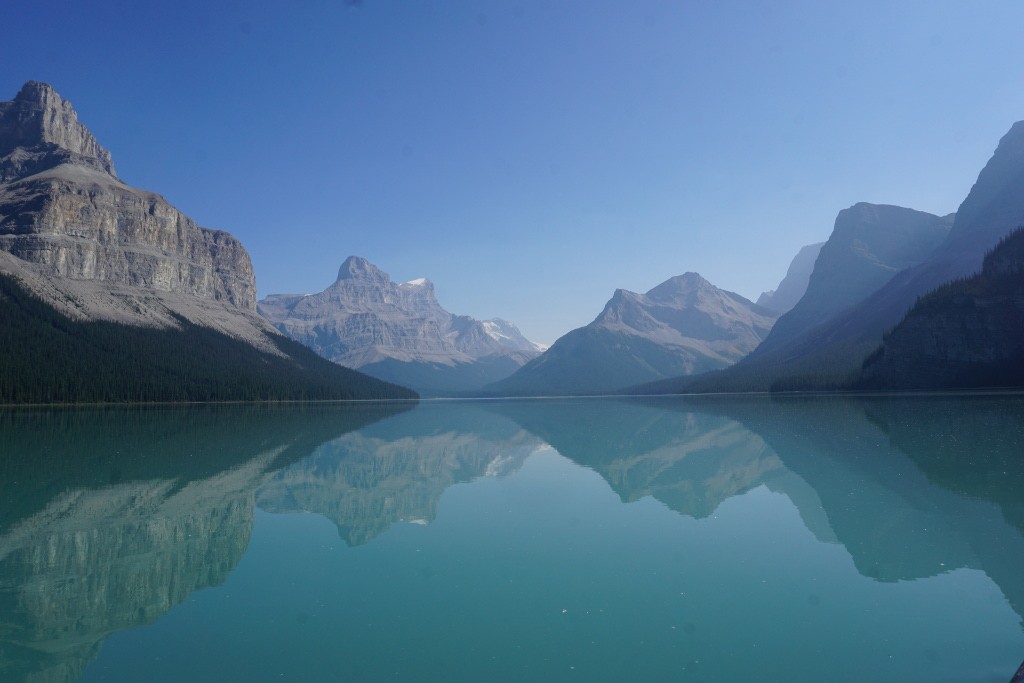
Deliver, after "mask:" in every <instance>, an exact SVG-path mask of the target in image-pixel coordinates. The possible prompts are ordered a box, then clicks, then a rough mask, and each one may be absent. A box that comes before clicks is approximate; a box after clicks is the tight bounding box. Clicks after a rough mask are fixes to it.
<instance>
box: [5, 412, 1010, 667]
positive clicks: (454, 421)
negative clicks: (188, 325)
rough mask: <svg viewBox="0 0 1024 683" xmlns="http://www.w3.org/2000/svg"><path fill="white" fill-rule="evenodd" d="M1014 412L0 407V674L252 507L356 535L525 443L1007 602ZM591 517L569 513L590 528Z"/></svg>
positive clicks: (236, 548)
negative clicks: (732, 504)
mask: <svg viewBox="0 0 1024 683" xmlns="http://www.w3.org/2000/svg"><path fill="white" fill-rule="evenodd" d="M1022 413H1024V399H1020V398H1007V397H1002V398H991V399H988V398H979V397H975V398H972V399H971V400H969V401H964V400H962V399H956V398H913V399H908V398H903V399H900V398H876V399H869V398H858V399H851V398H828V399H824V398H816V399H813V400H811V399H808V400H801V399H787V400H769V399H764V398H756V399H738V398H729V399H726V398H721V399H714V398H708V397H704V398H700V399H668V400H666V399H660V400H651V401H646V402H645V401H642V400H623V401H617V400H580V401H567V402H552V401H537V402H531V401H510V402H485V403H425V404H421V405H419V406H417V407H415V408H413V409H411V410H404V411H403V410H402V409H398V408H394V407H391V408H387V407H382V406H377V407H368V408H359V409H354V408H348V409H343V408H338V407H319V408H275V409H268V408H262V409H261V408H216V409H215V408H195V409H187V410H179V409H175V410H171V409H161V410H155V409H154V410H135V411H124V410H117V411H115V410H102V411H101V410H81V411H76V410H67V411H57V412H27V411H18V412H13V413H0V452H2V453H3V454H4V457H3V458H0V679H2V680H11V681H72V680H75V679H77V678H78V677H79V676H80V675H81V674H82V672H83V670H84V668H85V665H86V664H87V663H88V661H89V660H90V659H92V658H93V657H95V656H96V654H97V652H98V650H99V647H100V645H101V644H102V642H103V641H104V639H105V638H107V636H108V635H109V634H111V633H113V632H114V631H118V630H123V629H128V628H132V627H135V626H139V625H143V624H149V623H151V622H153V621H154V620H156V619H157V618H159V617H160V616H161V615H163V614H165V613H167V612H168V611H169V610H171V609H172V608H173V607H174V606H175V605H178V604H180V603H181V602H182V601H184V600H185V598H186V597H187V596H189V594H190V593H192V592H194V591H196V590H199V589H201V588H204V587H209V586H217V585H219V584H222V583H223V582H224V581H225V580H226V579H227V578H228V576H229V575H230V574H231V573H232V572H233V571H234V569H235V568H236V566H237V565H238V564H239V562H240V560H241V558H242V556H243V555H244V554H245V552H246V550H247V547H248V546H249V544H250V537H251V534H252V533H253V524H254V522H253V519H254V509H255V508H256V507H257V506H258V507H259V508H262V509H263V510H266V511H268V512H271V513H283V512H292V511H307V512H314V513H317V514H319V515H322V516H323V517H325V518H327V519H329V520H330V521H331V522H333V523H334V524H335V525H336V527H337V529H338V532H339V534H340V536H341V538H342V539H343V540H344V541H345V543H346V544H347V545H348V546H352V547H354V546H359V545H361V544H366V543H369V542H370V541H372V540H373V539H374V538H376V537H378V536H380V535H381V534H382V533H384V532H385V531H386V530H387V529H388V528H389V527H391V526H392V525H394V524H395V523H396V522H399V521H406V522H414V523H429V522H431V521H433V520H434V519H435V518H436V517H437V515H438V510H439V505H440V501H442V495H443V494H444V492H445V491H446V490H447V489H449V488H450V487H451V486H453V485H454V484H457V483H460V482H469V481H472V480H474V479H476V478H478V477H481V476H505V475H510V474H514V473H516V472H517V471H519V470H520V468H521V467H522V466H523V464H524V462H525V461H527V459H528V458H529V457H530V455H531V454H533V453H535V452H537V451H538V449H541V448H542V447H545V445H549V446H550V447H552V448H554V449H555V450H557V452H558V453H560V454H561V455H562V456H565V457H566V458H569V459H571V460H572V461H574V462H575V463H577V464H579V465H581V466H583V467H585V468H589V469H591V470H593V471H594V472H597V473H598V474H600V476H601V477H603V479H604V480H605V481H607V483H608V485H609V486H610V487H611V488H612V489H613V490H614V491H615V492H616V494H617V495H618V497H619V499H620V500H621V501H622V502H625V503H631V502H633V501H637V500H639V499H642V498H645V497H653V498H655V499H657V500H659V501H661V502H662V503H663V504H664V505H666V506H667V507H669V508H671V509H672V510H674V511H676V512H678V513H680V514H682V515H686V516H688V517H692V518H695V519H704V518H707V517H709V516H711V515H714V514H715V513H716V511H717V510H719V508H720V507H722V505H723V503H725V502H726V501H727V500H728V499H730V498H732V497H735V496H740V495H742V494H745V493H748V492H750V491H752V490H754V489H758V488H760V487H765V488H767V489H769V490H771V491H774V492H778V493H782V494H785V495H786V496H787V497H788V498H789V499H790V500H791V501H792V502H793V504H794V506H795V507H796V509H797V510H798V511H799V514H800V520H802V522H803V524H804V525H805V526H806V527H807V529H809V530H810V531H811V532H812V533H813V535H814V537H815V538H816V539H817V540H818V541H820V542H822V543H828V544H841V545H842V546H843V547H844V548H845V549H846V551H847V552H848V553H849V556H850V558H852V562H853V565H854V566H855V567H856V570H857V572H859V573H860V574H861V575H862V576H865V577H869V578H870V579H872V580H873V581H875V582H895V581H910V580H914V579H921V578H925V577H931V576H935V575H938V574H943V573H948V572H952V571H953V570H956V569H960V568H969V569H978V570H981V571H984V572H985V573H986V574H987V575H988V576H989V577H990V578H991V579H992V580H993V581H994V582H995V583H996V584H997V585H998V587H999V589H1000V590H1001V591H1002V593H1003V594H1004V596H1005V597H1006V599H1007V601H1008V602H1009V604H1010V605H1011V606H1012V608H1013V609H1014V611H1015V612H1016V613H1017V615H1022V614H1024V572H1021V571H1020V567H1021V566H1024V497H1022V496H1021V495H1020V491H1022V490H1024V458H1022V457H1021V456H1022V454H1024V426H1022V425H1024V420H1022V419H1021V417H1022ZM567 466H568V464H567ZM533 476H536V475H533ZM587 476H589V477H591V478H592V479H593V480H594V481H596V482H598V484H600V486H601V487H603V486H604V485H603V484H601V483H600V480H598V479H597V477H595V476H593V475H590V474H588V475H587ZM603 490H605V491H606V489H603ZM612 500H614V498H612ZM616 505H618V504H616ZM659 509H661V508H659ZM589 512H590V511H588V510H579V511H578V513H577V514H575V515H574V517H573V518H574V519H575V520H577V521H576V522H574V523H578V524H580V525H581V529H580V532H579V533H580V535H581V537H583V536H585V537H586V538H590V539H596V538H598V537H599V536H600V533H603V532H600V530H599V529H598V530H595V529H588V530H586V533H584V530H583V528H582V525H585V524H586V522H585V521H584V520H586V519H587V518H588V514H589ZM602 514H604V513H602ZM732 514H735V513H732ZM794 521H795V515H794ZM417 533H419V532H417ZM609 533H611V532H609ZM595 534H596V535H595ZM808 541H809V542H810V543H812V544H813V543H814V541H813V540H811V539H810V538H809V537H808ZM537 542H538V547H542V546H543V543H544V541H543V539H542V538H538V539H537ZM833 547H835V546H833ZM353 552H356V551H353ZM538 552H541V551H538ZM835 552H837V553H839V552H841V550H840V549H839V548H838V547H835ZM687 557H689V556H687ZM537 561H538V562H539V563H542V562H543V555H538V556H537ZM539 566H542V564H539V565H538V567H539ZM522 571H523V572H526V569H523V570H522ZM850 574H851V575H854V576H855V574H854V572H853V571H852V570H851V571H850ZM516 576H519V575H516ZM516 576H513V577H512V578H513V579H515V578H516ZM538 580H539V579H538ZM875 585H877V584H875ZM812 597H813V596H812ZM808 599H810V598H808ZM1007 615H1008V616H1009V612H1007ZM451 619H452V620H457V619H458V615H457V614H452V615H451Z"/></svg>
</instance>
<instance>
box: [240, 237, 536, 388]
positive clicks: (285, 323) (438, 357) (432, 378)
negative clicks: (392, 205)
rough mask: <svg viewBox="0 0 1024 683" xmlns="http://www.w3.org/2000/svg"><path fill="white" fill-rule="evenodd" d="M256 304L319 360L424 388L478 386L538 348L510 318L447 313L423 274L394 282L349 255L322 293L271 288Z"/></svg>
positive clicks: (508, 371) (504, 374)
mask: <svg viewBox="0 0 1024 683" xmlns="http://www.w3.org/2000/svg"><path fill="white" fill-rule="evenodd" d="M258 310H259V312H260V314H262V315H263V316H264V317H265V318H266V319H267V320H269V321H270V322H271V323H273V325H274V326H275V327H277V329H279V330H280V331H281V332H283V333H284V334H286V335H288V336H289V337H290V338H292V339H294V340H296V341H298V342H300V343H302V344H304V345H306V346H308V347H309V348H311V349H313V350H314V351H316V352H317V353H318V354H320V355H321V356H323V357H324V358H328V359H330V360H332V361H334V362H336V363H339V364H341V365H344V366H346V367H351V368H357V369H359V370H361V371H362V372H365V373H367V374H369V375H372V376H374V377H379V378H381V379H386V380H388V381H393V382H398V383H401V384H405V385H408V386H411V387H414V388H415V389H417V390H418V391H421V392H424V393H428V394H445V393H450V392H457V391H466V390H473V389H478V388H480V387H482V386H483V385H484V384H487V383H488V382H492V381H495V380H497V379H501V378H503V377H507V376H508V375H510V374H511V373H512V372H514V371H515V370H516V369H518V368H519V367H520V366H521V365H522V364H523V363H525V362H526V361H527V360H529V359H530V358H533V357H534V356H536V355H537V354H538V353H539V351H538V350H537V348H536V347H535V345H532V344H531V343H530V342H529V341H527V340H526V339H525V338H523V337H522V335H521V334H519V331H518V329H516V328H515V326H514V325H511V324H510V323H505V322H504V321H501V322H502V323H504V324H503V325H502V324H498V323H495V322H494V321H490V322H491V323H492V324H491V325H487V324H485V323H481V322H480V321H478V320H474V319H473V318H470V317H469V316H459V315H453V314H451V313H449V312H448V311H446V310H445V309H443V308H442V307H441V305H440V304H439V303H438V301H437V298H436V296H435V294H434V285H433V284H432V283H431V282H430V281H429V280H427V279H426V278H419V279H417V280H412V281H410V282H404V283H395V282H392V281H391V278H390V277H389V276H388V275H387V273H385V272H383V271H381V270H380V269H379V268H377V267H376V266H374V265H373V264H372V263H370V262H369V261H367V260H366V259H364V258H360V257H356V256H350V257H349V258H347V259H346V260H345V262H344V263H343V264H342V265H341V268H340V269H339V271H338V278H337V280H336V281H335V282H334V284H332V285H331V286H330V287H328V288H327V289H325V290H324V291H322V292H320V293H318V294H308V295H296V294H272V295H270V296H268V297H266V298H265V299H263V300H261V301H260V302H259V306H258Z"/></svg>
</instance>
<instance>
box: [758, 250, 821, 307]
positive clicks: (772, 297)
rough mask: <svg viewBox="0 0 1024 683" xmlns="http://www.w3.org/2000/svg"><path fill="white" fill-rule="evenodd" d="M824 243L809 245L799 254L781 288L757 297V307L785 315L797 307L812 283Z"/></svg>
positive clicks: (792, 262) (794, 259)
mask: <svg viewBox="0 0 1024 683" xmlns="http://www.w3.org/2000/svg"><path fill="white" fill-rule="evenodd" d="M823 246H825V243H824V242H817V243H815V244H808V245H807V246H805V247H802V248H801V249H800V251H798V252H797V254H796V256H794V257H793V260H792V261H791V262H790V264H789V269H788V270H786V276H785V277H784V278H782V281H781V282H779V286H778V287H776V288H775V289H773V290H771V291H770V292H763V293H762V294H761V296H759V297H757V302H756V303H757V305H758V306H764V307H765V308H768V309H771V310H773V311H777V312H778V313H785V312H786V311H788V310H789V309H791V308H793V306H796V303H797V302H798V301H800V298H801V297H802V296H803V295H804V292H806V291H807V284H808V282H810V279H811V273H812V272H813V271H814V262H815V261H816V260H817V259H818V254H819V253H820V252H821V248H822V247H823Z"/></svg>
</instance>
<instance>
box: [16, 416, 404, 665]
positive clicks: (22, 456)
mask: <svg viewBox="0 0 1024 683" xmlns="http://www.w3.org/2000/svg"><path fill="white" fill-rule="evenodd" d="M396 410H398V409H396V408H393V407H392V408H388V407H384V406H378V407H375V408H363V409H357V410H353V409H339V408H305V409H302V408H281V409H274V410H270V409H258V408H209V407H207V408H195V409H165V410H160V409H151V410H141V409H140V410H78V411H76V410H66V411H55V412H51V411H17V412H7V413H0V453H3V454H4V457H3V458H0V482H2V483H0V615H3V617H2V619H0V677H2V679H3V680H11V681H20V680H25V681H39V682H43V681H47V682H49V681H70V680H74V679H75V678H77V677H78V676H79V675H80V674H81V672H82V670H83V669H84V667H85V664H86V663H87V662H88V661H89V660H90V659H92V658H93V657H94V656H95V654H96V653H97V651H98V650H99V647H100V644H101V643H102V641H103V639H104V638H105V637H106V636H107V635H108V634H110V633H111V632H113V631H116V630H120V629H125V628H130V627H134V626H139V625H142V624H147V623H150V622H152V621H153V620H155V619H156V618H157V617H159V616H161V615H162V614H164V613H165V612H166V611H167V610H169V609H170V608H171V607H173V606H174V605H176V604H178V603H180V602H181V601H182V600H184V599H185V598H186V597H187V596H188V595H189V594H190V593H192V592H193V591H195V590H198V589H200V588H204V587H207V586H214V585H218V584H220V583H222V582H223V581H224V580H225V579H226V578H227V576H228V574H229V573H230V572H231V570H232V569H233V568H234V567H235V565H237V564H238V561H239V560H240V559H241V557H242V555H243V553H244V552H245V549H246V546H247V545H248V542H249V536H250V533H251V531H252V525H253V502H254V495H255V491H256V489H257V488H258V487H259V486H260V485H261V484H262V483H263V482H264V481H265V480H266V479H267V478H268V477H269V476H270V475H271V474H272V473H273V472H274V471H276V470H277V469H279V468H280V467H282V466H284V465H287V464H288V463H291V462H294V461H296V460H298V459H300V458H302V457H305V456H306V455H308V454H309V453H310V452H311V451H312V450H313V449H314V448H316V446H318V445H319V444H320V443H322V442H324V441H327V440H329V439H332V438H335V437H337V436H339V435H340V434H343V433H345V432H348V431H351V430H353V429H356V428H359V427H362V426H364V425H367V424H369V423H371V422H373V421H375V420H377V419H380V418H381V417H385V416H387V415H388V414H391V413H394V412H396Z"/></svg>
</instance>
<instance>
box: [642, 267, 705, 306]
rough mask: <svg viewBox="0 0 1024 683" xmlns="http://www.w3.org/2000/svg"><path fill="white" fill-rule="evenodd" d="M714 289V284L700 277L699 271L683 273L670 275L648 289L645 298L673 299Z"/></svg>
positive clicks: (656, 299)
mask: <svg viewBox="0 0 1024 683" xmlns="http://www.w3.org/2000/svg"><path fill="white" fill-rule="evenodd" d="M714 289H715V286H714V285H712V284H711V283H710V282H708V281H707V280H705V279H704V278H703V277H701V276H700V274H699V273H683V274H682V275H676V276H675V277H670V278H669V279H667V280H665V281H664V282H662V283H661V284H660V285H658V286H657V287H654V288H653V289H651V290H650V291H648V292H647V298H648V299H650V300H651V301H666V300H670V301H674V300H676V299H679V298H680V297H684V296H689V295H694V294H697V293H699V292H702V291H711V290H714Z"/></svg>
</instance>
